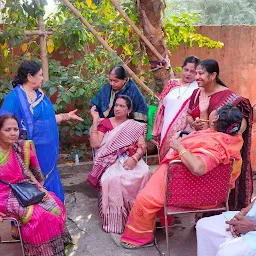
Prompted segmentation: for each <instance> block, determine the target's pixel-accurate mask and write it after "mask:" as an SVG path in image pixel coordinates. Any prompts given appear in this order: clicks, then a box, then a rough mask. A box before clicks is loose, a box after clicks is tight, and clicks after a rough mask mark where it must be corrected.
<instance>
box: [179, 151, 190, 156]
mask: <svg viewBox="0 0 256 256" xmlns="http://www.w3.org/2000/svg"><path fill="white" fill-rule="evenodd" d="M187 152H188V151H187V150H186V149H182V150H181V151H180V152H179V156H180V157H182V155H184V154H185V153H187Z"/></svg>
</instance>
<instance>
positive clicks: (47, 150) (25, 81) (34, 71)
mask: <svg viewBox="0 0 256 256" xmlns="http://www.w3.org/2000/svg"><path fill="white" fill-rule="evenodd" d="M12 84H13V88H14V89H13V91H11V92H10V93H9V94H8V95H7V96H6V97H5V99H4V102H3V104H2V109H3V110H5V111H7V112H9V113H11V114H14V115H15V116H16V117H17V118H18V121H19V128H20V131H21V132H20V133H21V135H20V137H21V139H28V140H33V142H34V144H35V148H36V154H37V157H38V160H39V164H40V167H41V170H42V172H43V174H44V176H45V182H44V186H45V187H46V189H47V190H48V191H51V192H54V193H55V194H56V196H57V197H58V198H59V199H60V200H61V201H62V202H64V192H63V188H62V184H61V181H60V176H59V173H58V169H57V159H58V155H59V134H58V126H57V124H58V123H60V122H62V121H67V120H79V121H83V119H82V118H80V117H79V116H77V115H76V114H75V113H76V111H77V110H73V111H71V112H69V113H65V114H56V115H55V112H54V109H53V105H52V103H51V101H50V100H49V98H48V97H47V96H46V95H45V94H44V92H43V91H42V90H41V86H42V84H43V73H42V68H41V65H40V64H38V63H36V62H34V61H25V62H23V63H22V64H21V65H20V66H19V68H18V73H17V76H16V77H15V78H14V80H13V82H12Z"/></svg>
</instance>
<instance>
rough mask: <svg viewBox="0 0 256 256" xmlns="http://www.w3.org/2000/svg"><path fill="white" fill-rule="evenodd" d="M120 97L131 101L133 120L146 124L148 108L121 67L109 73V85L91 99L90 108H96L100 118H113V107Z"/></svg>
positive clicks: (139, 92)
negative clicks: (122, 96)
mask: <svg viewBox="0 0 256 256" xmlns="http://www.w3.org/2000/svg"><path fill="white" fill-rule="evenodd" d="M120 95H126V96H128V97H129V98H130V99H131V100H132V112H133V114H134V119H135V120H136V121H139V122H144V123H147V120H148V106H147V103H146V100H145V98H144V96H143V95H142V93H141V91H140V90H139V88H138V87H137V86H136V84H135V83H134V82H133V81H132V80H131V79H130V78H129V77H128V74H127V72H126V70H125V69H124V68H123V66H116V67H114V68H112V69H111V70H110V72H109V83H107V84H105V85H104V86H103V87H102V88H101V89H100V90H99V91H98V93H97V94H96V95H95V97H94V98H93V99H92V102H91V107H92V106H96V109H97V112H98V113H99V116H100V118H110V117H114V106H115V103H116V100H117V98H118V97H119V96H120Z"/></svg>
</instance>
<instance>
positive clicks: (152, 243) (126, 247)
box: [121, 241, 155, 250]
mask: <svg viewBox="0 0 256 256" xmlns="http://www.w3.org/2000/svg"><path fill="white" fill-rule="evenodd" d="M121 245H122V246H123V247H124V248H125V249H129V250H133V249H140V248H147V247H151V246H154V245H155V243H154V241H152V242H149V243H147V244H143V245H134V244H129V243H125V242H122V243H121Z"/></svg>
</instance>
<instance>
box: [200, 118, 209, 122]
mask: <svg viewBox="0 0 256 256" xmlns="http://www.w3.org/2000/svg"><path fill="white" fill-rule="evenodd" d="M200 121H201V122H203V123H209V120H206V119H200Z"/></svg>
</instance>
